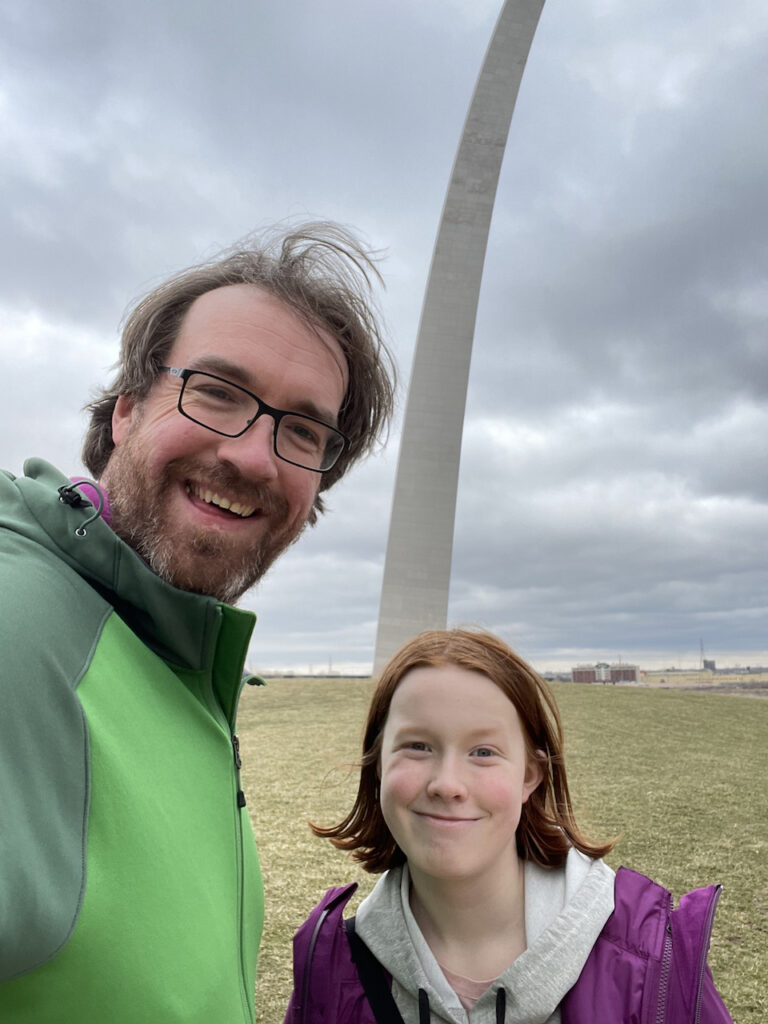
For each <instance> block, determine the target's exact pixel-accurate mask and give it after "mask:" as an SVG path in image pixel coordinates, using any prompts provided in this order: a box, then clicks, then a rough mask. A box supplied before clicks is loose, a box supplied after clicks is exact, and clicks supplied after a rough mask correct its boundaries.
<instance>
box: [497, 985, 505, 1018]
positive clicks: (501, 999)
mask: <svg viewBox="0 0 768 1024" xmlns="http://www.w3.org/2000/svg"><path fill="white" fill-rule="evenodd" d="M506 1016H507V990H506V989H503V988H500V989H497V990H496V1024H504V1021H505V1019H506Z"/></svg>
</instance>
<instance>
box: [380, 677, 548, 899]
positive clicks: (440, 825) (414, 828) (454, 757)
mask: <svg viewBox="0 0 768 1024" xmlns="http://www.w3.org/2000/svg"><path fill="white" fill-rule="evenodd" d="M379 768H380V774H381V810H382V814H383V816H384V820H385V821H386V823H387V827H388V828H389V830H390V832H391V833H392V835H393V837H394V839H395V841H396V842H397V844H398V846H399V847H400V849H401V850H402V851H403V853H404V854H405V855H406V857H407V858H408V866H409V870H410V871H411V875H412V877H413V879H414V882H415V883H416V884H417V885H418V880H419V876H420V875H421V876H428V877H430V878H432V879H435V880H438V879H440V880H444V881H483V880H487V881H489V882H491V883H493V882H494V880H496V879H498V878H499V877H500V875H501V874H502V873H504V872H506V871H508V870H509V869H512V868H514V869H516V868H517V848H516V845H515V832H516V830H517V826H518V824H519V822H520V813H521V809H522V806H523V804H524V803H525V801H526V800H527V799H528V797H529V796H530V794H531V793H532V792H533V791H534V789H535V788H536V786H537V785H538V784H539V782H540V781H541V779H542V770H541V767H540V765H539V764H538V762H537V761H536V760H535V759H531V758H529V757H528V755H527V752H526V746H525V738H524V735H523V729H522V726H521V724H520V719H519V717H518V714H517V711H516V709H515V706H514V704H512V702H511V701H510V700H509V699H508V698H507V697H506V696H505V694H504V693H503V691H502V690H501V689H499V687H498V686H496V684H495V683H493V682H491V680H490V679H489V678H488V677H487V676H485V675H483V674H482V673H481V672H474V671H470V670H469V669H464V668H459V667H458V666H457V665H445V666H441V667H439V668H415V669H411V671H410V672H407V673H406V674H405V675H404V676H403V678H402V680H401V681H400V683H399V685H398V687H397V689H396V690H395V693H394V696H393V698H392V703H391V705H390V708H389V714H388V715H387V720H386V723H385V726H384V731H383V733H382V746H381V761H380V766H379Z"/></svg>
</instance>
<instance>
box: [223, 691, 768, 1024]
mask: <svg viewBox="0 0 768 1024" xmlns="http://www.w3.org/2000/svg"><path fill="white" fill-rule="evenodd" d="M554 690H555V693H556V695H557V699H558V701H559V703H560V709H561V712H562V715H563V721H564V724H565V731H566V741H567V745H566V750H567V756H568V763H569V778H570V782H571V788H572V791H573V793H574V795H575V803H576V810H577V813H578V816H579V819H580V820H581V822H582V825H583V827H584V828H585V830H591V832H592V834H594V835H597V836H601V837H602V836H611V835H616V834H619V833H620V834H621V835H622V836H623V838H622V840H621V842H620V843H619V845H618V847H617V849H616V850H615V851H614V853H613V854H612V855H611V857H609V858H608V859H609V862H610V863H611V864H612V866H614V867H618V866H619V865H620V864H626V865H627V866H629V867H633V868H636V869H637V870H639V871H643V872H645V873H646V874H648V875H651V876H652V877H653V878H655V879H656V880H657V881H659V882H661V883H662V884H663V885H665V886H666V887H667V888H669V889H670V890H672V892H673V893H675V894H676V895H678V896H679V895H680V894H681V893H683V892H685V891H686V890H688V889H692V888H696V887H698V886H702V885H706V884H709V883H710V882H721V883H722V884H723V886H724V891H723V896H722V899H721V901H720V906H719V909H718V913H717V918H716V923H715V934H714V938H713V942H712V949H711V953H710V964H711V966H712V969H713V972H714V975H715V980H716V981H717V984H718V987H719V989H720V991H721V992H722V994H723V996H724V998H725V1000H726V1003H727V1005H728V1007H729V1009H730V1011H731V1014H732V1016H733V1018H734V1020H735V1021H736V1022H737V1024H764V1022H765V1021H767V1020H768V700H759V699H752V698H742V697H730V696H716V695H710V694H700V693H689V692H677V691H666V690H651V689H641V688H638V689H635V688H629V687H626V688H625V687H622V688H619V687H602V686H588V685H585V686H580V685H574V684H560V685H556V686H555V687H554ZM369 694H370V683H368V682H366V681H361V680H350V679H323V680H321V679H311V680H307V679H285V680H271V681H270V683H269V685H268V686H267V687H266V688H264V687H259V688H248V689H247V692H246V693H245V694H244V696H243V702H242V705H241V711H240V724H239V731H240V740H241V747H242V751H243V762H244V776H243V778H244V787H245V791H246V794H247V797H248V806H249V808H250V812H251V816H252V819H253V823H254V827H255V829H256V835H257V838H258V844H259V849H260V852H261V860H262V868H263V872H264V885H265V898H266V927H265V933H264V940H263V943H262V948H261V953H260V958H259V981H258V986H257V998H256V1002H257V1008H258V1012H257V1016H258V1020H259V1022H260V1024H280V1022H281V1021H282V1018H283V1012H284V1009H285V1005H286V1003H287V1000H288V996H289V995H290V991H291V987H292V985H291V937H292V935H293V933H294V931H295V930H296V928H298V926H299V925H300V924H301V923H302V921H303V920H304V918H305V917H306V915H307V913H308V912H309V910H310V909H311V907H313V906H314V904H315V903H316V902H317V900H318V899H319V898H320V896H321V895H322V893H323V892H324V891H325V889H326V888H328V887H329V886H330V885H340V884H343V883H344V882H347V881H358V882H360V890H359V891H358V894H357V895H358V896H359V897H361V898H362V896H363V895H365V893H366V892H368V891H369V890H370V888H371V887H372V885H373V884H374V882H375V881H376V879H375V878H374V877H372V876H369V875H365V873H364V872H362V871H361V870H360V869H359V868H357V867H356V866H355V865H354V864H353V863H352V862H351V861H350V860H349V859H348V858H346V857H345V856H344V855H342V854H341V853H339V852H338V851H337V850H334V849H333V847H331V845H330V844H329V843H324V842H321V841H320V840H319V839H315V838H314V837H313V836H312V835H311V833H310V832H309V829H308V828H307V825H306V821H307V819H310V818H311V819H312V820H314V821H317V822H321V823H326V824H327V823H331V822H333V821H336V820H337V819H338V818H339V817H340V816H341V814H342V813H343V812H345V811H346V810H347V809H348V808H349V806H350V804H351V800H352V797H353V793H354V791H355V789H356V777H355V773H354V771H351V772H350V771H347V770H344V767H343V766H344V765H345V764H348V763H350V762H352V761H354V759H355V758H356V757H357V756H358V753H359V743H360V735H361V727H362V721H363V717H364V714H365V711H366V708H367V703H368V697H369ZM340 766H341V767H340Z"/></svg>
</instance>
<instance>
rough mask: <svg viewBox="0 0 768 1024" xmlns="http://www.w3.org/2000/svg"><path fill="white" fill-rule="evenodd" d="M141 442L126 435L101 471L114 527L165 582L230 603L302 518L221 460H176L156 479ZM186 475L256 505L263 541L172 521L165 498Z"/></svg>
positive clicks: (293, 535) (291, 537) (290, 539)
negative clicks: (261, 520)
mask: <svg viewBox="0 0 768 1024" xmlns="http://www.w3.org/2000/svg"><path fill="white" fill-rule="evenodd" d="M145 446H146V439H145V440H144V441H143V442H142V441H141V440H140V439H139V438H137V437H136V435H135V434H129V435H128V437H126V438H125V440H124V441H123V443H122V444H121V445H119V446H118V447H116V448H115V449H114V450H113V452H112V454H111V456H110V459H109V463H108V465H107V467H106V468H105V470H104V473H103V474H102V477H101V482H102V483H103V485H104V488H105V490H106V492H107V497H108V498H109V505H110V510H111V526H112V529H113V530H114V532H115V533H116V534H117V535H118V537H120V538H121V539H122V540H124V541H125V543H126V544H128V545H129V546H130V547H132V548H133V549H134V551H136V553H137V554H138V555H139V556H140V557H141V558H142V559H143V560H144V561H145V562H146V563H147V565H148V566H149V567H150V569H152V571H153V572H154V573H155V574H156V575H157V576H159V577H160V578H161V579H163V580H165V581H166V583H170V584H171V585H172V586H174V587H178V588H179V589H180V590H187V591H189V592H191V593H195V594H204V595H207V596H209V597H214V598H216V599H217V600H219V601H223V602H225V603H226V604H234V603H235V602H236V601H237V600H238V598H240V597H241V596H242V595H243V594H244V593H245V592H246V591H247V590H249V589H250V587H252V586H253V585H254V584H255V583H258V581H259V580H260V579H262V577H263V576H264V574H265V573H266V572H267V570H268V569H269V568H270V567H271V566H272V564H273V562H274V561H275V559H276V558H277V557H278V556H279V555H281V554H282V553H283V551H285V550H286V548H288V547H289V546H290V545H291V544H293V543H294V542H295V541H296V540H297V539H298V537H299V536H300V534H301V533H302V531H303V529H304V527H305V526H306V520H301V521H296V520H293V521H292V520H290V518H289V506H288V502H287V501H286V499H285V498H284V497H283V496H282V495H279V494H275V493H274V492H273V491H272V490H270V489H269V488H268V487H266V486H263V485H259V484H254V483H252V482H248V481H247V480H245V479H244V478H243V477H242V476H241V475H240V474H239V473H237V472H236V471H234V470H233V469H231V468H227V467H226V466H224V465H221V464H217V465H215V466H213V467H206V466H203V465H202V464H201V463H199V462H196V461H195V460H194V459H192V458H188V457H187V458H179V459H174V460H172V461H171V462H169V463H168V464H167V465H166V466H165V467H164V468H163V470H162V473H161V474H160V475H159V476H153V475H151V474H150V472H149V467H148V464H147V459H146V457H145V455H144V450H145ZM187 479H194V480H204V481H205V482H206V485H207V486H210V487H211V489H212V490H217V489H218V490H220V491H222V492H223V493H225V494H226V493H235V494H237V495H238V496H240V500H241V501H243V502H247V503H248V504H251V505H253V506H255V507H256V508H257V509H259V514H260V516H261V517H262V518H267V519H268V520H269V529H267V530H266V531H264V533H263V534H262V536H261V537H260V538H258V539H251V540H247V539H246V538H244V537H243V536H238V535H235V534H232V533H229V532H228V531H226V530H217V529H215V528H211V529H204V528H202V527H197V528H195V527H192V526H189V525H188V526H186V527H182V526H179V524H178V523H175V522H173V520H172V512H171V508H170V506H169V504H168V501H167V496H168V494H170V493H171V492H172V489H173V488H177V489H178V488H179V486H180V485H181V484H182V483H183V481H184V480H187Z"/></svg>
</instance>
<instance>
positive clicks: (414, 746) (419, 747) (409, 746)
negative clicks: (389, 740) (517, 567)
mask: <svg viewBox="0 0 768 1024" xmlns="http://www.w3.org/2000/svg"><path fill="white" fill-rule="evenodd" d="M403 746H404V748H405V749H406V750H415V751H416V752H417V753H420V752H422V751H426V750H429V747H428V746H427V744H426V743H424V742H423V740H410V741H409V742H408V743H405V744H404V745H403Z"/></svg>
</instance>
